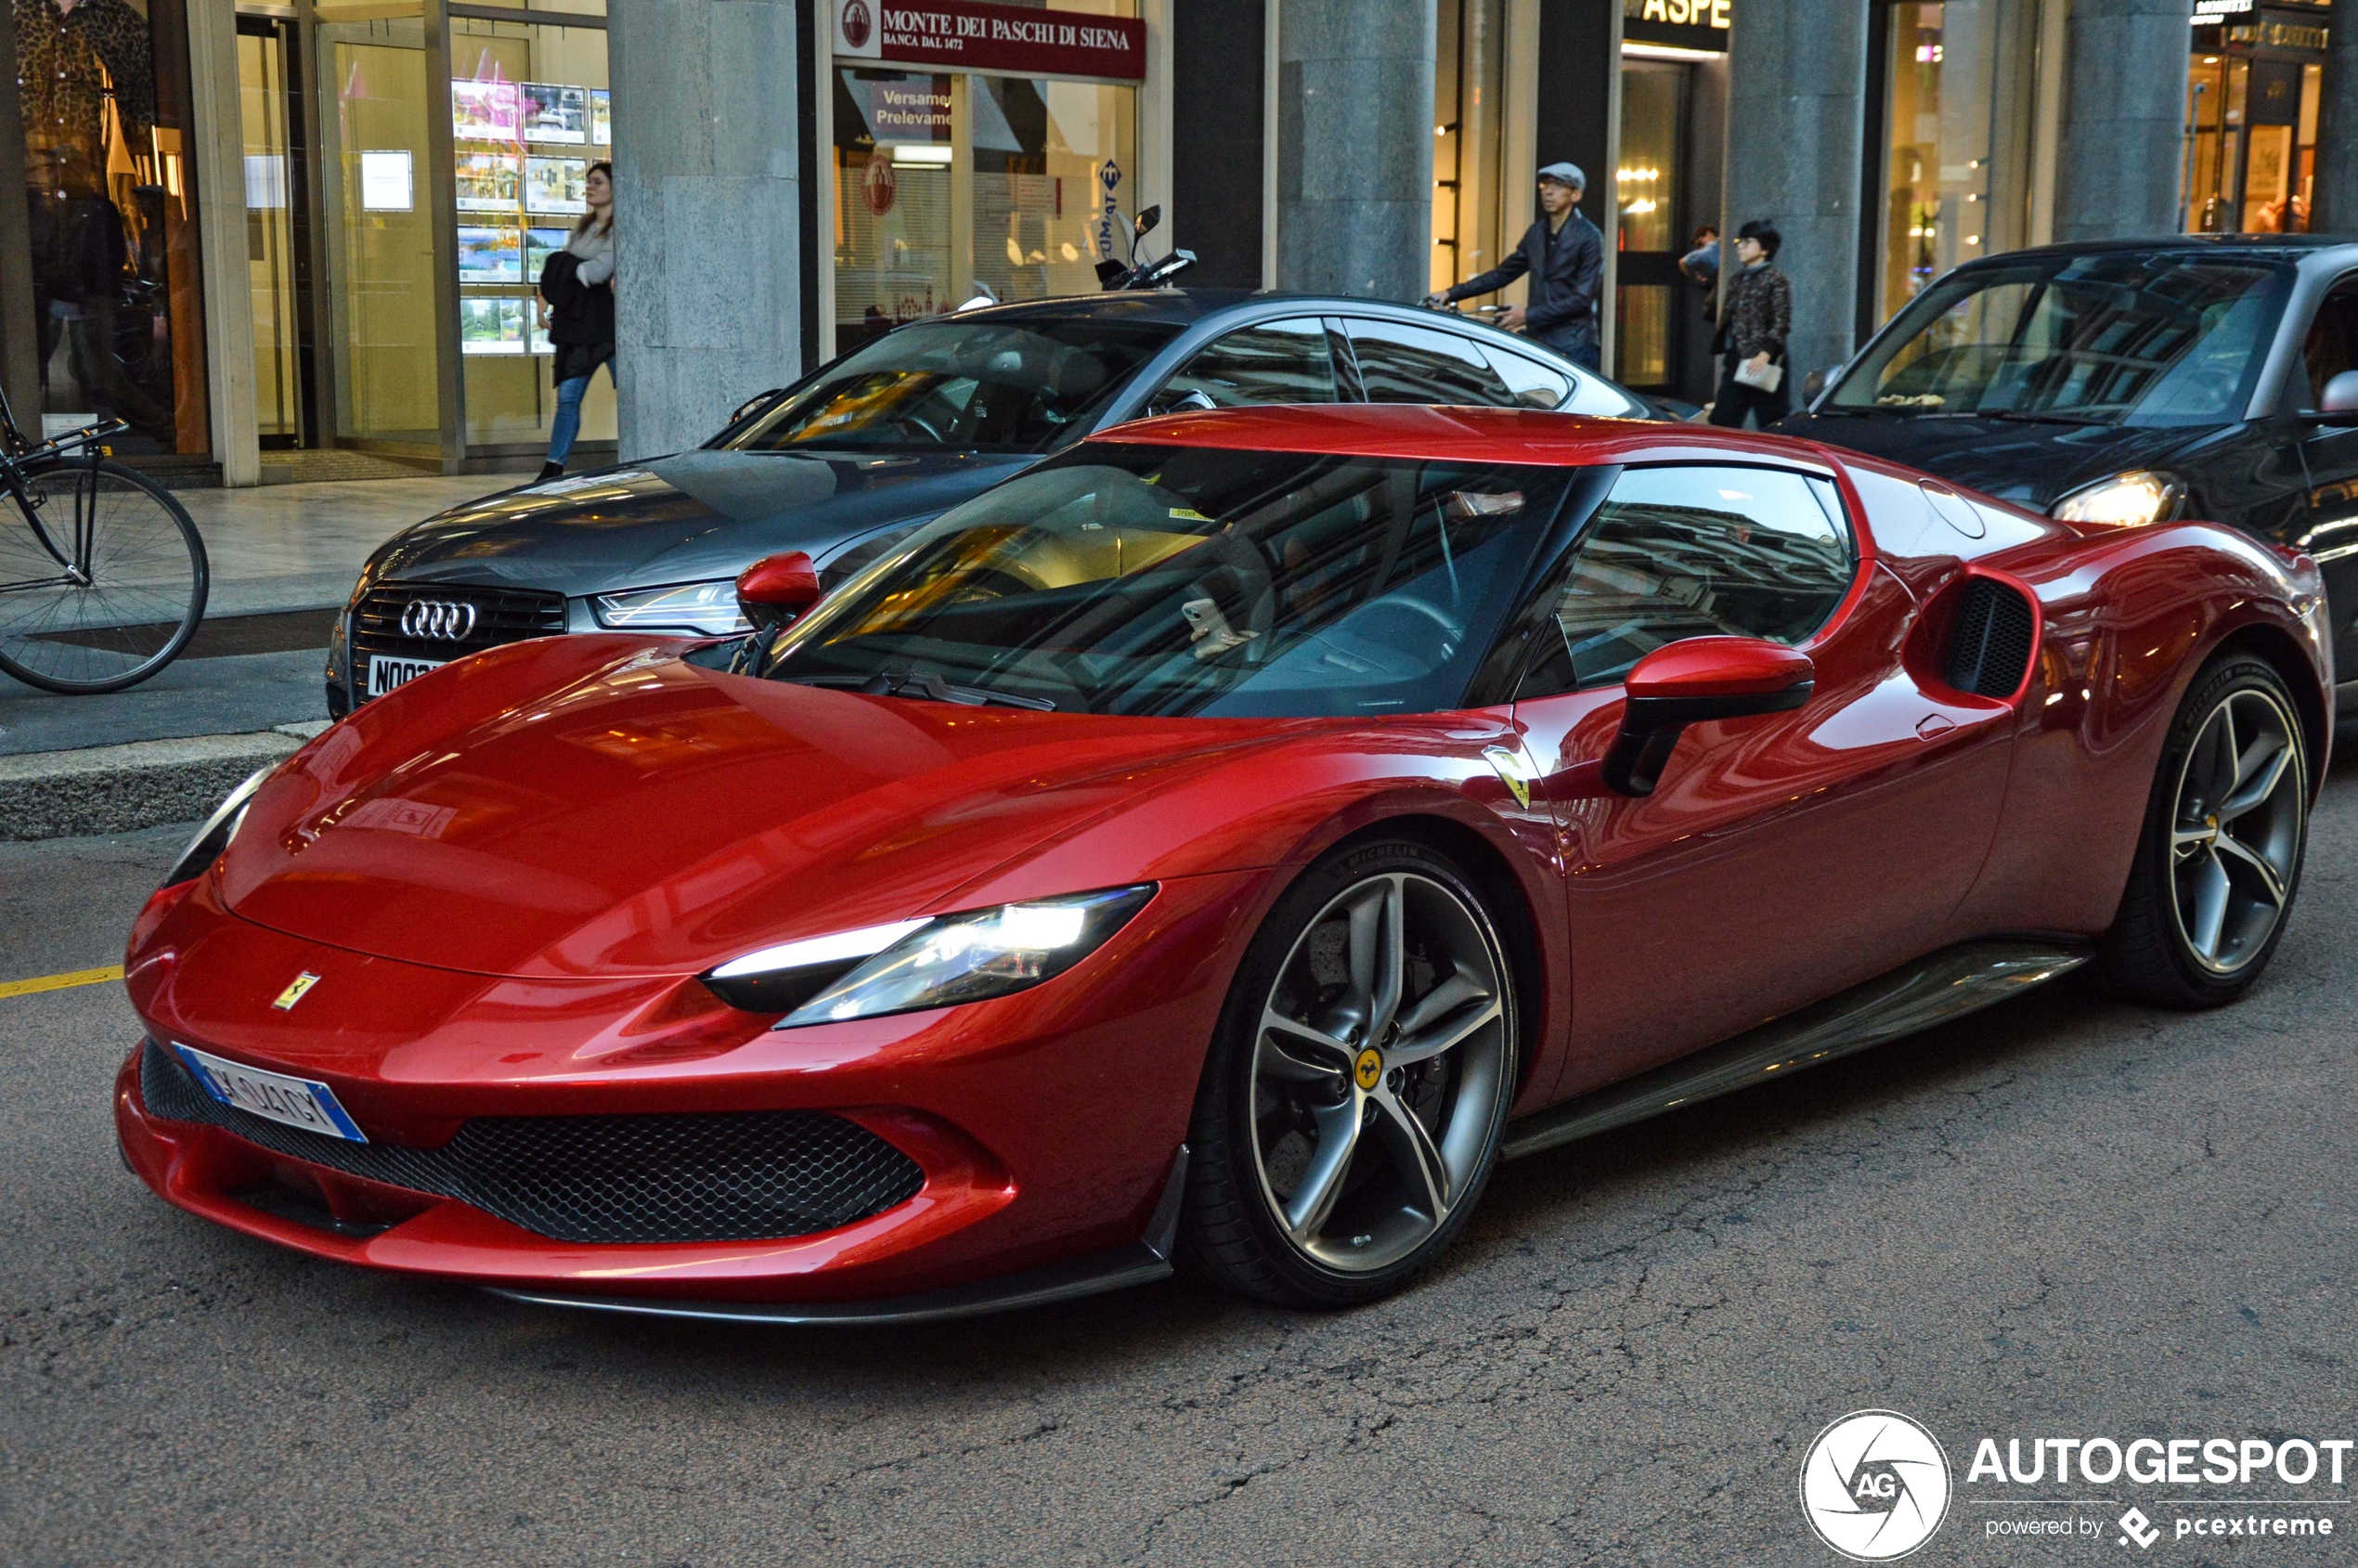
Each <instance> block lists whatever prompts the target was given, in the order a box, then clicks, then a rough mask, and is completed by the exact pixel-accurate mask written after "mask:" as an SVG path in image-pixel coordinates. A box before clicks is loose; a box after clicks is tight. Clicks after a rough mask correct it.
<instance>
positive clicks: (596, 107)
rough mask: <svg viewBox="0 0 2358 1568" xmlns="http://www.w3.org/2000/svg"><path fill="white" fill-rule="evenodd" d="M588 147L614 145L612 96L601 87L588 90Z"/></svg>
mask: <svg viewBox="0 0 2358 1568" xmlns="http://www.w3.org/2000/svg"><path fill="white" fill-rule="evenodd" d="M589 145H590V146H592V147H612V146H613V145H614V95H613V94H612V93H610V92H608V91H607V90H606V89H605V88H603V87H592V88H590V89H589Z"/></svg>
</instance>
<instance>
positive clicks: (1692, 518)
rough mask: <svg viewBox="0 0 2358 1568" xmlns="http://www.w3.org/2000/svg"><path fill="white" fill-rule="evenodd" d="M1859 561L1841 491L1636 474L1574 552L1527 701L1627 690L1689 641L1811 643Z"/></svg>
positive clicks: (1762, 477)
mask: <svg viewBox="0 0 2358 1568" xmlns="http://www.w3.org/2000/svg"><path fill="white" fill-rule="evenodd" d="M1854 570H1855V562H1854V558H1853V556H1852V553H1851V544H1850V529H1849V526H1848V525H1847V524H1846V522H1845V521H1844V518H1843V512H1842V499H1841V497H1840V495H1839V494H1838V493H1837V492H1836V490H1835V489H1834V486H1833V481H1831V480H1827V479H1820V478H1817V477H1815V476H1813V475H1808V474H1801V473H1789V472H1786V471H1785V470H1782V469H1772V468H1735V467H1709V468H1704V467H1677V468H1633V469H1631V470H1629V471H1628V472H1627V473H1624V474H1623V475H1622V476H1621V478H1620V479H1619V480H1618V481H1617V482H1616V483H1615V484H1614V485H1613V494H1612V495H1611V496H1609V497H1607V498H1606V499H1605V503H1604V504H1603V505H1602V506H1600V507H1599V508H1598V509H1597V515H1596V517H1595V518H1594V519H1592V520H1591V521H1590V523H1589V525H1588V526H1587V529H1586V530H1585V531H1584V532H1583V534H1582V535H1581V538H1580V542H1579V543H1578V544H1577V545H1576V546H1575V547H1574V551H1573V559H1572V564H1571V567H1570V570H1569V573H1568V575H1567V577H1566V578H1565V581H1564V585H1563V588H1562V590H1561V592H1560V593H1559V595H1558V597H1557V600H1556V613H1555V621H1556V627H1557V629H1558V630H1559V631H1560V632H1561V638H1550V639H1547V640H1545V641H1544V642H1543V645H1542V649H1541V652H1540V654H1539V655H1538V657H1536V658H1535V660H1534V661H1533V664H1532V667H1531V669H1530V670H1529V672H1528V673H1526V674H1525V676H1524V677H1523V680H1522V691H1521V692H1520V693H1518V694H1519V695H1521V696H1525V697H1532V696H1546V695H1548V694H1550V693H1556V692H1569V691H1575V690H1578V689H1580V688H1582V687H1587V686H1600V685H1605V684H1609V683H1610V682H1613V681H1615V680H1620V679H1621V678H1622V676H1623V675H1625V674H1626V673H1627V672H1628V669H1629V667H1630V666H1631V665H1633V664H1636V663H1637V662H1638V661H1639V659H1640V658H1642V657H1644V656H1645V655H1646V654H1650V653H1652V652H1653V651H1654V650H1655V649H1656V648H1659V647H1661V646H1663V645H1664V644H1665V643H1668V642H1676V641H1679V640H1680V639H1682V638H1688V637H1716V636H1737V637H1765V638H1767V639H1769V641H1772V642H1786V643H1794V642H1799V641H1804V640H1805V639H1807V638H1808V637H1809V636H1810V635H1812V634H1813V633H1815V632H1816V631H1817V629H1818V628H1820V627H1821V626H1823V625H1824V624H1825V623H1826V617H1827V616H1831V615H1832V614H1833V611H1834V606H1835V605H1837V604H1839V603H1842V596H1843V595H1844V594H1845V593H1846V592H1847V591H1849V589H1850V580H1851V577H1852V576H1853V575H1854Z"/></svg>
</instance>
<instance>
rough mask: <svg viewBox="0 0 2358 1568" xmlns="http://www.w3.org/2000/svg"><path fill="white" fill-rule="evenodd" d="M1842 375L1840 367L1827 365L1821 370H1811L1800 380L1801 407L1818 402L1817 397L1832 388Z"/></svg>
mask: <svg viewBox="0 0 2358 1568" xmlns="http://www.w3.org/2000/svg"><path fill="white" fill-rule="evenodd" d="M1840 374H1842V367H1841V366H1839V365H1829V366H1827V367H1826V368H1825V369H1822V370H1812V371H1810V372H1809V373H1808V374H1807V376H1804V377H1803V378H1802V379H1801V406H1802V407H1803V408H1807V407H1809V405H1811V404H1812V403H1815V402H1816V401H1818V395H1819V394H1820V393H1821V392H1823V391H1825V390H1826V388H1828V387H1830V386H1832V385H1833V382H1834V378H1835V377H1836V376H1838V375H1840Z"/></svg>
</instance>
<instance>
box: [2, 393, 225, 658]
mask: <svg viewBox="0 0 2358 1568" xmlns="http://www.w3.org/2000/svg"><path fill="white" fill-rule="evenodd" d="M129 428H130V427H129V426H128V425H126V424H125V423H124V422H123V421H121V420H109V421H102V422H101V423H98V424H94V425H88V426H85V427H84V428H83V429H80V430H76V431H72V432H70V433H69V434H64V435H60V436H57V437H55V438H54V439H49V440H44V441H40V442H34V441H32V439H30V438H29V437H27V436H26V435H25V434H24V433H23V432H22V431H21V430H19V428H18V427H17V421H16V415H15V412H14V411H13V410H12V409H10V408H9V407H8V400H7V397H6V394H5V393H0V486H5V487H6V491H7V496H8V499H9V500H10V501H12V502H14V503H15V506H16V510H17V512H18V515H19V518H20V519H21V521H22V522H23V524H24V526H23V527H21V528H16V527H11V526H9V519H8V518H7V516H6V513H5V512H0V670H5V671H6V672H7V673H8V674H10V675H13V676H15V677H16V678H17V679H18V680H21V681H24V682H25V683H26V684H27V685H31V686H38V687H40V688H42V689H43V690H44V691H49V692H64V693H75V694H80V693H97V692H120V691H122V690H123V688H124V687H126V686H136V685H137V684H138V683H139V682H140V681H142V680H146V679H148V677H149V676H150V675H153V674H154V673H155V672H156V671H158V670H160V669H162V667H164V666H166V665H168V664H170V663H171V662H172V661H173V660H174V659H175V657H177V656H178V655H179V653H180V650H182V649H183V648H186V647H187V646H188V639H189V638H191V637H193V636H195V635H196V630H197V625H198V623H199V622H201V621H202V620H203V619H204V602H205V588H206V585H207V583H208V581H209V580H210V572H209V570H208V568H207V565H206V563H205V552H204V540H203V539H202V538H199V537H198V534H197V525H196V524H195V523H194V522H193V521H192V520H191V519H190V518H189V516H188V511H187V509H186V508H184V507H183V506H181V504H180V503H179V502H178V501H176V500H175V499H173V498H172V495H171V493H170V492H169V491H167V490H165V489H164V488H163V486H161V485H158V484H157V483H156V482H155V481H154V480H152V479H149V477H147V475H145V474H143V473H137V472H136V471H134V470H132V469H128V468H125V467H123V465H122V464H121V463H117V462H110V461H108V460H107V458H106V452H105V448H104V447H103V446H102V443H104V442H105V441H106V440H107V439H108V438H109V437H110V436H113V435H116V434H121V433H122V432H123V431H124V430H127V429H129Z"/></svg>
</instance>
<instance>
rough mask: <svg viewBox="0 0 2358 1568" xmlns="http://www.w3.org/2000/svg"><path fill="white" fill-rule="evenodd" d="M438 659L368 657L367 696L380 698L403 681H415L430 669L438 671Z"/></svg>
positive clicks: (381, 655)
mask: <svg viewBox="0 0 2358 1568" xmlns="http://www.w3.org/2000/svg"><path fill="white" fill-rule="evenodd" d="M443 663H444V661H443V660H440V659H389V658H387V657H385V655H384V654H369V695H370V696H372V697H382V696H383V695H384V694H385V693H387V692H390V691H392V690H393V689H394V688H395V686H398V685H400V684H401V683H402V682H403V681H405V680H416V679H418V677H420V676H421V675H423V674H424V673H425V672H426V671H428V670H430V669H440V668H441V667H442V666H443Z"/></svg>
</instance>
